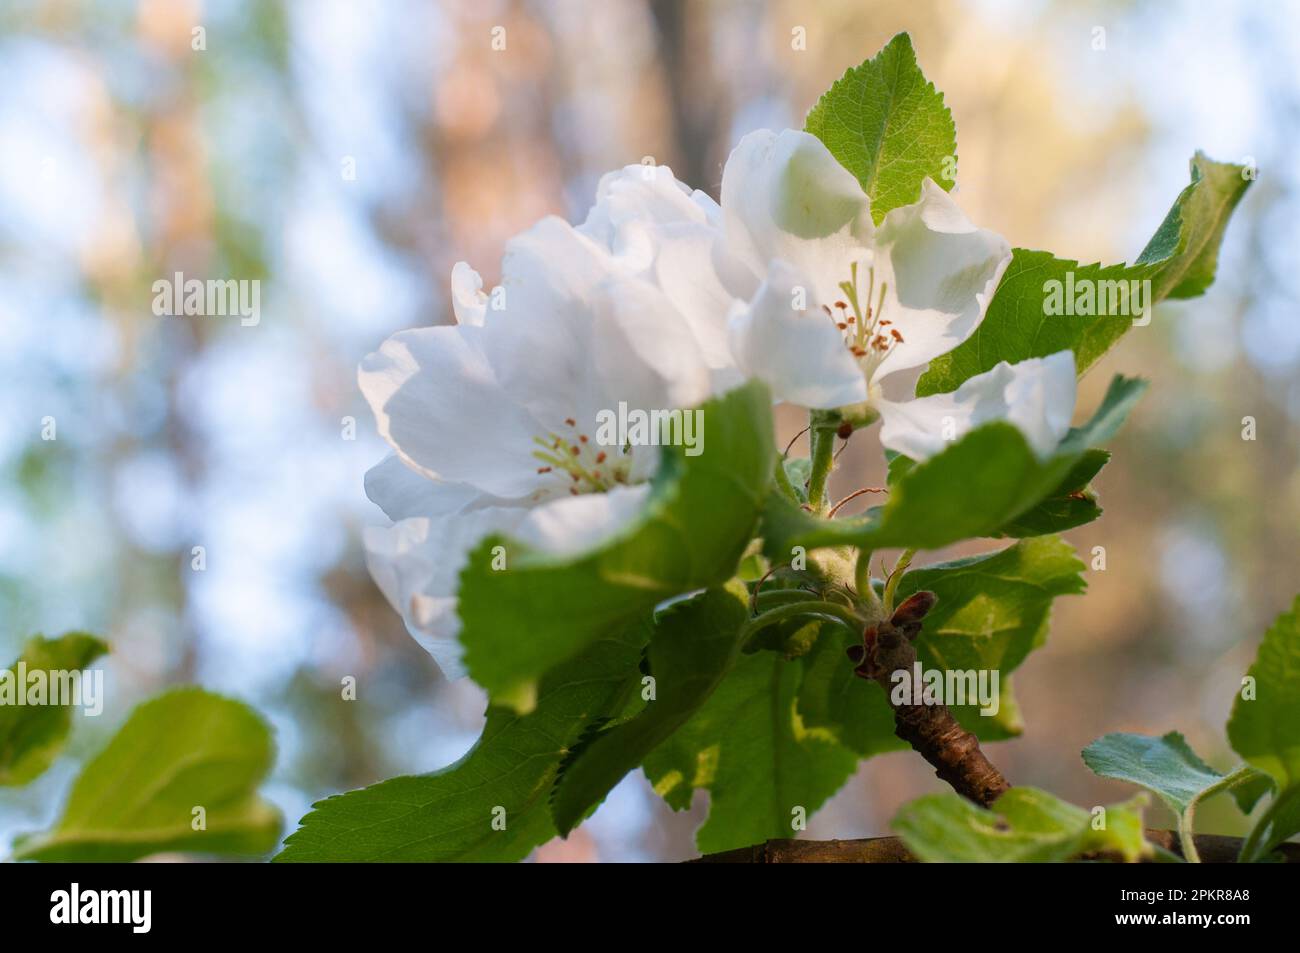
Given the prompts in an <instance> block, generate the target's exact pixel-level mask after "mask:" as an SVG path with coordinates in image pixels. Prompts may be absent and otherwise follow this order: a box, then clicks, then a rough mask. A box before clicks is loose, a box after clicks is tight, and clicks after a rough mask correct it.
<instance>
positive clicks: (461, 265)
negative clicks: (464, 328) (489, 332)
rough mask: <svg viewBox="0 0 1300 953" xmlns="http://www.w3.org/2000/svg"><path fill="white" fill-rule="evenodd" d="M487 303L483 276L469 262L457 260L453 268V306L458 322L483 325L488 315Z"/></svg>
mask: <svg viewBox="0 0 1300 953" xmlns="http://www.w3.org/2000/svg"><path fill="white" fill-rule="evenodd" d="M487 305H488V296H487V295H486V294H485V293H484V291H483V278H482V276H481V275H479V273H478V272H477V271H475V270H474V269H473V268H471V267H470V266H469V263H468V262H464V261H458V262H456V264H455V265H453V266H452V269H451V308H452V311H453V312H454V313H455V315H456V323H457V324H474V325H481V324H482V323H483V321H484V319H485V318H486V316H487Z"/></svg>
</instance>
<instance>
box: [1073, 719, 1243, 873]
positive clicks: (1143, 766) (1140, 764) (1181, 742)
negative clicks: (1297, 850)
mask: <svg viewBox="0 0 1300 953" xmlns="http://www.w3.org/2000/svg"><path fill="white" fill-rule="evenodd" d="M1083 762H1084V764H1086V765H1087V766H1088V767H1089V768H1091V769H1092V771H1093V773H1094V774H1098V775H1100V776H1101V777H1103V778H1114V779H1116V780H1118V781H1128V782H1129V783H1131V784H1136V785H1139V786H1140V787H1144V788H1146V789H1147V790H1148V791H1151V792H1152V793H1153V794H1155V795H1156V796H1157V797H1159V798H1160V799H1161V800H1162V801H1164V802H1165V804H1166V805H1167V806H1168V807H1169V809H1170V810H1171V811H1173V812H1174V814H1175V815H1177V817H1178V835H1179V839H1180V840H1181V841H1182V844H1183V850H1184V852H1185V853H1187V854H1188V860H1194V859H1195V857H1196V854H1195V852H1196V844H1195V841H1194V840H1192V833H1193V829H1192V820H1193V815H1194V812H1195V810H1196V807H1197V805H1198V804H1200V802H1201V801H1204V800H1206V799H1207V798H1210V797H1213V796H1214V795H1215V794H1219V793H1221V792H1223V791H1229V790H1232V789H1233V788H1236V787H1238V786H1241V785H1246V784H1250V783H1252V782H1255V781H1257V780H1258V778H1259V777H1260V775H1259V772H1257V771H1255V769H1254V768H1251V767H1249V766H1248V765H1242V766H1241V767H1240V768H1238V769H1237V770H1235V771H1233V772H1232V773H1231V774H1223V773H1222V772H1220V771H1216V770H1215V769H1214V768H1212V767H1210V766H1209V765H1208V764H1206V763H1205V762H1204V761H1202V760H1201V759H1200V758H1199V757H1197V755H1196V752H1194V751H1193V750H1192V749H1191V747H1190V746H1189V745H1188V744H1187V741H1186V740H1185V739H1184V738H1183V736H1182V735H1181V734H1179V733H1178V732H1176V731H1171V732H1169V733H1168V734H1166V735H1163V736H1162V737H1159V738H1155V737H1152V736H1150V735H1134V734H1123V733H1116V734H1109V735H1103V736H1102V737H1100V738H1098V739H1097V740H1096V741H1094V742H1093V743H1092V744H1090V745H1088V747H1086V748H1084V749H1083Z"/></svg>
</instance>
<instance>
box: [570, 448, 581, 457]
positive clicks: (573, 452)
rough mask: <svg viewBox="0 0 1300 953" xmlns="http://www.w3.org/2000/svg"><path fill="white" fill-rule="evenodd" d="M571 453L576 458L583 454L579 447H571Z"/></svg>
mask: <svg viewBox="0 0 1300 953" xmlns="http://www.w3.org/2000/svg"><path fill="white" fill-rule="evenodd" d="M569 453H571V454H573V455H574V456H575V457H576V456H577V455H578V454H580V453H582V451H581V450H579V449H578V448H577V447H570V448H569Z"/></svg>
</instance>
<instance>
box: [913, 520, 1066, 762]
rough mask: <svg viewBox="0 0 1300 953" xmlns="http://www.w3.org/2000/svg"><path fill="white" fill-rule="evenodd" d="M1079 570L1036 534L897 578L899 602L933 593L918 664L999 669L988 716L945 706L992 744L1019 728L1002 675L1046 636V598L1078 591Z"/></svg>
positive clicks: (1056, 540) (1058, 546) (1058, 542)
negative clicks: (994, 706)
mask: <svg viewBox="0 0 1300 953" xmlns="http://www.w3.org/2000/svg"><path fill="white" fill-rule="evenodd" d="M1083 568H1084V566H1083V563H1081V562H1080V561H1079V559H1078V557H1076V556H1075V554H1074V549H1073V548H1072V547H1071V546H1070V545H1069V544H1068V543H1066V542H1065V541H1064V540H1062V539H1061V538H1060V537H1057V536H1039V537H1034V538H1032V539H1023V540H1021V541H1020V542H1018V543H1016V544H1015V545H1014V546H1008V547H1007V548H1006V549H1003V550H1000V551H998V552H994V553H988V554H985V555H982V556H972V557H970V558H967V559H958V560H954V561H952V562H948V563H940V564H938V565H935V566H927V567H925V568H924V569H917V570H913V571H912V572H909V573H908V574H907V575H905V576H904V577H903V578H902V580H901V581H900V582H899V585H898V594H897V599H898V600H899V601H900V602H901V601H902V600H903V599H906V598H907V597H908V596H909V595H911V594H912V593H914V592H918V591H920V590H922V589H928V590H930V591H931V592H933V593H934V594H935V595H937V596H938V597H939V600H938V602H937V603H936V604H935V606H934V608H933V609H931V610H930V612H929V614H928V615H927V616H926V617H925V620H924V623H923V625H922V629H921V634H920V636H918V638H917V657H918V658H919V659H920V661H921V664H922V666H923V667H924V668H925V669H940V670H943V671H966V670H975V671H977V672H978V671H996V672H997V673H998V674H999V681H1000V683H1001V684H1000V686H999V687H1000V690H1001V696H1000V702H999V710H998V712H997V714H996V715H993V716H986V715H981V714H980V706H979V705H978V704H967V705H950V706H949V707H950V708H951V709H952V713H953V715H954V716H955V717H956V718H957V720H958V721H959V722H961V724H962V725H963V726H964V727H966V728H967V729H968V730H970V731H973V732H975V734H977V735H978V736H979V737H980V738H982V739H984V740H989V741H995V740H999V739H1001V738H1008V737H1012V736H1015V735H1018V734H1019V733H1020V731H1021V725H1020V720H1019V709H1018V707H1017V706H1016V704H1015V702H1014V700H1013V699H1012V698H1011V696H1010V678H1009V676H1010V674H1011V673H1012V672H1014V671H1015V670H1016V669H1017V668H1019V666H1020V665H1021V663H1022V662H1024V660H1025V658H1026V657H1027V656H1028V655H1029V653H1030V652H1031V651H1033V650H1034V649H1036V648H1038V647H1039V646H1041V645H1042V644H1043V643H1044V642H1045V641H1046V639H1047V630H1048V623H1049V620H1050V617H1051V610H1052V600H1053V599H1055V598H1056V597H1057V596H1064V595H1077V594H1079V593H1082V592H1083V591H1084V589H1085V588H1086V584H1085V583H1084V581H1083V577H1082V576H1081V575H1080V573H1081V572H1082V571H1083Z"/></svg>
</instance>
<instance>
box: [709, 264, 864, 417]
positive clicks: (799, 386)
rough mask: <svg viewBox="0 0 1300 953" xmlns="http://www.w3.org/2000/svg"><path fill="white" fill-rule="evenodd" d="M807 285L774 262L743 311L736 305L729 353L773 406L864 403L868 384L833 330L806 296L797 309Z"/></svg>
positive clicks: (840, 337) (823, 314) (838, 334)
mask: <svg viewBox="0 0 1300 953" xmlns="http://www.w3.org/2000/svg"><path fill="white" fill-rule="evenodd" d="M806 291H807V289H806V279H804V278H803V276H802V275H801V274H799V273H798V272H797V271H795V270H794V269H793V268H791V267H789V266H788V265H785V264H783V263H782V262H779V261H776V262H773V263H772V264H771V266H770V268H769V270H768V277H767V280H766V281H765V282H763V285H762V287H761V288H760V289H759V292H758V294H757V295H756V296H755V297H754V300H753V301H751V302H750V303H749V304H748V305H744V304H738V305H737V306H736V307H735V309H734V310H733V311H732V315H731V321H730V327H729V331H730V339H731V351H732V354H733V356H734V357H735V359H736V365H737V366H738V367H739V368H740V369H741V371H743V372H744V373H745V374H746V375H747V376H749V377H757V378H758V379H760V380H762V381H764V382H766V383H767V385H768V386H769V387H770V388H771V389H772V394H773V396H774V397H776V398H777V399H778V400H786V401H790V402H791V403H795V404H801V405H802V406H804V407H816V408H823V409H829V408H834V407H842V406H844V405H846V404H856V403H859V402H861V401H864V400H866V399H867V382H866V379H865V378H864V377H863V376H862V371H861V370H860V369H859V367H858V365H857V363H856V362H855V361H854V360H853V356H852V355H851V354H849V351H848V349H847V348H846V347H845V346H844V339H843V336H842V335H841V334H840V332H839V331H838V330H837V329H836V327H835V325H834V324H833V323H832V322H831V319H830V318H828V317H827V316H826V314H825V312H824V311H822V310H821V308H820V306H819V305H818V304H817V300H816V298H815V297H814V296H813V295H812V294H810V293H808V294H805V295H804V297H805V298H806V300H805V301H804V302H803V303H804V305H805V307H804V309H803V310H797V309H796V303H797V297H798V292H806Z"/></svg>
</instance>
